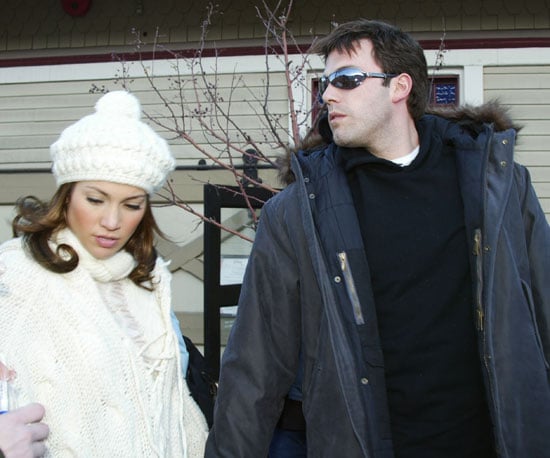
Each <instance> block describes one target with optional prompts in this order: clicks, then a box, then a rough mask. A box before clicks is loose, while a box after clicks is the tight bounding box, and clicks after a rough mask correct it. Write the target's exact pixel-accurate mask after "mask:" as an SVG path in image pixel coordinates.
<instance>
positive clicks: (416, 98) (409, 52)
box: [310, 19, 429, 120]
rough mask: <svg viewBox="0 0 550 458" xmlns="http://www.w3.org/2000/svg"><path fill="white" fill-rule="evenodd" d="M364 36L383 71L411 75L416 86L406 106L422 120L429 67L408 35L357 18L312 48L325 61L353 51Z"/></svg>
mask: <svg viewBox="0 0 550 458" xmlns="http://www.w3.org/2000/svg"><path fill="white" fill-rule="evenodd" d="M362 39H368V40H370V41H371V43H372V46H373V54H374V59H375V61H376V62H377V63H378V65H380V67H381V68H382V71H383V72H385V73H397V74H400V73H407V74H408V75H410V76H411V78H412V81H413V87H412V90H411V93H410V95H409V98H408V100H407V106H408V109H409V113H410V114H411V116H412V117H413V119H415V120H417V119H419V118H420V117H421V116H422V115H423V114H424V112H425V111H426V106H427V103H428V94H429V80H428V67H427V64H426V57H425V56H424V51H423V50H422V48H421V47H420V45H419V44H418V42H417V41H416V40H415V39H413V38H412V37H411V36H410V35H409V34H407V33H405V32H403V31H401V30H400V29H398V28H397V27H394V26H392V25H390V24H387V23H385V22H381V21H373V20H368V19H357V20H355V21H350V22H346V23H344V24H341V25H339V26H338V27H336V28H335V29H334V30H333V31H332V32H331V33H330V34H328V35H327V36H325V37H323V38H321V39H319V40H318V41H317V42H316V43H314V45H313V46H312V48H311V50H310V51H311V52H312V53H314V54H318V55H320V56H321V57H323V58H324V59H325V60H326V58H327V57H328V55H329V54H330V53H332V52H333V51H337V52H340V53H342V52H347V53H348V54H352V53H353V52H355V49H356V46H357V42H358V41H359V40H362Z"/></svg>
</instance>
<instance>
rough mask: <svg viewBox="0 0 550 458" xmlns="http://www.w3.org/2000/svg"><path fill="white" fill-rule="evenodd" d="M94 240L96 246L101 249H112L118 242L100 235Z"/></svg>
mask: <svg viewBox="0 0 550 458" xmlns="http://www.w3.org/2000/svg"><path fill="white" fill-rule="evenodd" d="M95 239H96V242H97V244H98V245H99V246H100V247H101V248H113V247H114V246H115V245H116V243H117V242H118V239H114V238H112V237H104V236H102V235H97V236H96V238H95Z"/></svg>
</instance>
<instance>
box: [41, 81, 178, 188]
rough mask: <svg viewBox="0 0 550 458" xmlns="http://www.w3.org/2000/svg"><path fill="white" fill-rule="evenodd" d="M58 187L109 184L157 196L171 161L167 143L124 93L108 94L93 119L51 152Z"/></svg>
mask: <svg viewBox="0 0 550 458" xmlns="http://www.w3.org/2000/svg"><path fill="white" fill-rule="evenodd" d="M50 154H51V157H52V161H53V167H52V172H53V175H54V177H55V181H56V184H57V186H60V185H62V184H63V183H71V182H77V181H111V182H114V183H122V184H128V185H131V186H136V187H138V188H141V189H143V190H144V191H146V192H147V193H148V194H152V193H154V192H155V191H157V190H159V189H160V188H161V187H162V185H163V184H164V182H165V181H166V177H167V176H168V174H169V173H170V172H171V171H172V170H174V166H175V161H174V158H173V157H172V154H171V153H170V149H169V147H168V143H167V142H166V140H164V139H163V138H162V137H160V136H159V135H158V134H157V133H156V132H155V131H153V129H151V127H149V126H148V125H147V124H145V123H143V122H142V121H141V106H140V104H139V101H138V99H137V98H136V97H134V96H133V95H132V94H130V93H129V92H126V91H114V92H108V93H107V94H105V95H104V96H103V97H101V98H100V99H99V100H98V101H97V103H96V105H95V113H94V114H91V115H88V116H85V117H84V118H82V119H80V120H79V121H77V122H76V123H74V124H72V125H71V126H69V127H67V128H66V129H65V130H64V131H63V132H62V133H61V136H60V137H59V139H58V140H57V141H56V142H55V143H54V144H53V145H51V146H50Z"/></svg>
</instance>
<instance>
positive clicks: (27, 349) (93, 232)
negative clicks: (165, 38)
mask: <svg viewBox="0 0 550 458" xmlns="http://www.w3.org/2000/svg"><path fill="white" fill-rule="evenodd" d="M95 110H96V112H95V113H94V114H92V115H89V116H86V117H84V118H82V119H81V120H79V121H78V122H76V123H75V124H73V125H72V126H69V127H68V128H67V129H65V130H64V131H63V132H62V134H61V136H60V138H59V139H58V140H57V141H56V142H55V143H54V144H53V145H52V146H51V148H50V153H51V156H52V161H53V169H52V171H53V175H54V177H55V180H56V184H57V191H56V193H55V195H54V196H53V198H52V200H51V201H50V203H49V204H42V203H40V202H39V201H37V200H36V199H34V198H25V199H23V200H22V201H21V202H19V204H18V214H17V216H16V218H15V220H14V223H13V228H14V232H15V233H16V235H18V236H19V237H18V238H15V239H12V240H10V241H8V242H6V243H4V244H3V245H2V246H1V247H0V272H1V273H0V316H1V317H2V332H1V333H0V352H2V353H3V354H4V355H5V358H6V361H4V362H5V363H6V365H7V366H8V367H12V368H14V369H15V370H16V371H17V377H16V378H15V380H14V381H13V382H12V383H13V384H14V389H15V391H16V393H17V397H18V402H19V404H20V405H24V404H26V403H28V402H39V403H41V404H43V405H44V407H45V409H46V415H45V417H44V422H45V423H46V424H47V425H48V426H49V428H50V435H49V438H48V440H47V441H46V456H53V457H56V456H78V457H88V456H89V457H103V456H104V457H109V458H112V457H118V456H120V457H128V456H132V457H147V458H149V457H156V456H158V457H171V456H174V457H176V456H177V457H186V456H187V457H195V456H197V457H198V456H201V457H202V456H203V447H204V441H205V439H206V435H207V426H206V422H205V420H204V417H203V415H202V413H201V412H200V410H199V408H198V406H197V405H196V404H195V403H194V401H193V400H192V398H191V396H190V394H189V390H188V387H187V384H186V382H185V380H184V378H183V376H182V367H181V364H182V363H181V357H180V354H179V346H178V338H177V336H176V333H175V332H174V329H173V327H172V317H173V314H172V312H171V306H170V302H171V297H170V296H171V290H170V273H169V271H168V269H167V267H166V265H167V263H166V262H165V261H163V260H162V259H161V258H160V257H159V256H157V254H156V251H155V249H154V246H153V240H154V233H155V232H159V230H158V227H157V225H156V223H155V220H154V218H153V214H152V212H151V207H150V204H149V197H150V195H151V194H153V193H154V192H155V191H156V190H158V189H159V188H160V187H161V186H162V185H163V184H164V182H165V180H166V177H167V175H168V173H169V172H170V171H171V170H172V169H173V168H174V159H173V158H172V155H171V153H170V151H169V149H168V145H167V143H166V142H165V141H164V140H163V139H162V138H160V137H159V136H158V135H157V134H156V133H155V132H154V131H153V130H152V129H151V128H150V127H148V126H147V125H146V124H144V123H143V122H141V121H140V111H141V110H140V106H139V102H138V101H137V99H136V98H135V97H133V96H132V95H130V94H129V93H127V92H125V91H117V92H111V93H108V94H106V95H104V96H103V97H102V98H101V99H100V100H99V101H98V102H97V104H96V107H95Z"/></svg>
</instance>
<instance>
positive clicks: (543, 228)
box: [519, 167, 550, 362]
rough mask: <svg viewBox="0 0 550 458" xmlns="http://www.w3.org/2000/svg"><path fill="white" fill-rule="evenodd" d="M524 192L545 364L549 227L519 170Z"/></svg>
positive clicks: (549, 325)
mask: <svg viewBox="0 0 550 458" xmlns="http://www.w3.org/2000/svg"><path fill="white" fill-rule="evenodd" d="M519 169H520V170H521V172H523V173H521V174H519V177H520V180H521V181H522V182H521V183H520V186H521V188H522V189H523V192H524V195H523V203H522V208H523V223H524V227H525V237H526V242H527V250H528V255H529V269H530V273H531V292H532V295H533V297H532V299H533V305H534V309H535V314H536V320H537V328H538V331H539V334H540V337H541V341H542V345H543V350H544V355H545V357H546V361H547V362H550V278H549V275H550V226H549V225H548V220H547V219H546V215H545V214H544V211H543V210H542V207H541V205H540V202H539V199H538V197H537V195H536V193H535V190H534V189H533V186H532V184H531V179H530V176H529V172H528V171H527V169H525V168H524V167H520V168H519Z"/></svg>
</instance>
